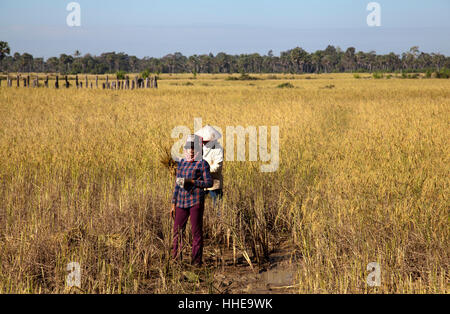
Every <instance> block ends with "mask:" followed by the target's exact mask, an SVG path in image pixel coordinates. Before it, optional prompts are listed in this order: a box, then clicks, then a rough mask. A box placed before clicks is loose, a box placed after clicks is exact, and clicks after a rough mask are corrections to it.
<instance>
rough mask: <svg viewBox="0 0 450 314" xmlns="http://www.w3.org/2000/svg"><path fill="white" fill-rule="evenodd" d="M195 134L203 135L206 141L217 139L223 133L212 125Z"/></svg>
mask: <svg viewBox="0 0 450 314" xmlns="http://www.w3.org/2000/svg"><path fill="white" fill-rule="evenodd" d="M195 135H198V136H201V137H203V141H205V142H210V141H217V140H218V139H220V138H221V137H222V134H220V132H219V131H217V130H216V129H215V128H213V127H212V126H210V125H207V126H205V127H203V128H202V129H200V130H198V131H197V132H196V133H195Z"/></svg>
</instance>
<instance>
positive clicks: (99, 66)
mask: <svg viewBox="0 0 450 314" xmlns="http://www.w3.org/2000/svg"><path fill="white" fill-rule="evenodd" d="M442 69H450V57H447V56H445V55H443V54H440V53H426V52H422V51H420V50H419V47H417V46H416V47H412V48H411V49H410V50H409V51H407V52H404V53H402V54H401V55H398V54H395V53H393V52H391V53H389V54H384V55H383V54H376V53H375V52H374V51H370V52H363V51H358V52H357V51H356V49H355V48H354V47H350V48H348V49H347V50H345V51H344V50H342V49H340V48H339V47H334V46H332V45H329V46H328V47H327V48H326V49H325V50H317V51H316V52H313V53H309V52H307V51H305V50H304V49H302V48H300V47H296V48H293V49H290V50H287V51H283V52H281V53H280V55H279V56H275V55H274V54H273V51H272V50H270V51H269V52H268V53H267V54H266V55H260V54H258V53H253V54H240V55H230V54H227V53H224V52H220V53H218V54H216V55H214V54H212V53H209V54H202V55H192V56H189V57H187V56H184V55H183V54H181V53H180V52H176V53H173V54H168V55H166V56H164V57H162V58H153V57H144V58H142V59H140V58H138V57H136V56H130V55H128V54H126V53H123V52H120V53H116V52H106V53H102V54H101V55H100V56H93V55H91V54H85V55H83V56H82V55H81V53H80V52H79V51H78V50H77V51H75V53H74V54H73V55H67V54H61V55H60V56H59V57H51V58H48V59H47V60H44V58H34V57H33V56H32V55H31V54H29V53H23V54H20V53H18V52H16V53H14V54H13V55H10V48H9V46H8V43H6V42H0V70H1V71H3V72H37V73H49V72H58V73H61V74H80V73H91V74H107V73H117V72H127V73H140V72H144V71H145V72H147V73H297V74H298V73H332V72H426V71H438V72H439V71H441V70H442Z"/></svg>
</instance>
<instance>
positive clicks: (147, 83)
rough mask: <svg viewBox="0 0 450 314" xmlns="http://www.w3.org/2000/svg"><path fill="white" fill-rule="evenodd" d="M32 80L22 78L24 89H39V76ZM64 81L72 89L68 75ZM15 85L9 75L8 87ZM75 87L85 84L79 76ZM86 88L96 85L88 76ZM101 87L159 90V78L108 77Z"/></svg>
mask: <svg viewBox="0 0 450 314" xmlns="http://www.w3.org/2000/svg"><path fill="white" fill-rule="evenodd" d="M20 79H21V75H20V74H18V75H17V76H16V82H17V87H20ZM30 80H31V76H30V75H27V76H26V77H23V78H22V81H23V86H24V87H33V88H39V87H40V85H39V76H38V75H37V76H35V77H34V78H33V80H32V82H30ZM49 80H50V79H49V76H48V75H46V76H45V79H44V85H43V86H44V87H45V88H48V87H49ZM64 81H65V86H66V88H69V87H70V82H69V77H68V75H65V76H64ZM1 84H2V78H0V87H1ZM98 84H99V83H98V76H96V77H95V87H96V88H98V87H99V86H98ZM12 85H13V78H11V77H10V76H9V75H7V77H6V87H12ZM75 86H76V88H77V89H78V88H83V82H82V81H80V79H79V78H78V75H76V76H75ZM84 86H85V88H89V86H90V88H91V89H93V88H94V85H93V82H90V85H89V79H88V76H87V75H86V76H85V85H84ZM101 87H102V88H103V89H115V90H119V89H131V90H134V89H141V88H158V79H157V76H154V77H146V78H145V79H143V78H139V77H138V76H135V77H134V79H131V80H130V78H129V77H128V76H126V77H125V79H124V80H119V79H116V80H115V81H112V82H111V81H110V80H109V76H108V75H107V76H106V79H105V82H104V83H102V85H101ZM55 88H59V76H58V75H56V76H55Z"/></svg>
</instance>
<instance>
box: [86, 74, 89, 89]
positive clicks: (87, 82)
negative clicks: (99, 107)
mask: <svg viewBox="0 0 450 314" xmlns="http://www.w3.org/2000/svg"><path fill="white" fill-rule="evenodd" d="M85 79H86V88H88V87H89V86H88V84H89V81H88V77H87V75H86V76H85Z"/></svg>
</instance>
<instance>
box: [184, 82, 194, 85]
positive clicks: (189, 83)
mask: <svg viewBox="0 0 450 314" xmlns="http://www.w3.org/2000/svg"><path fill="white" fill-rule="evenodd" d="M183 85H184V86H194V84H193V83H191V82H186V83H184V84H183Z"/></svg>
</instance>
